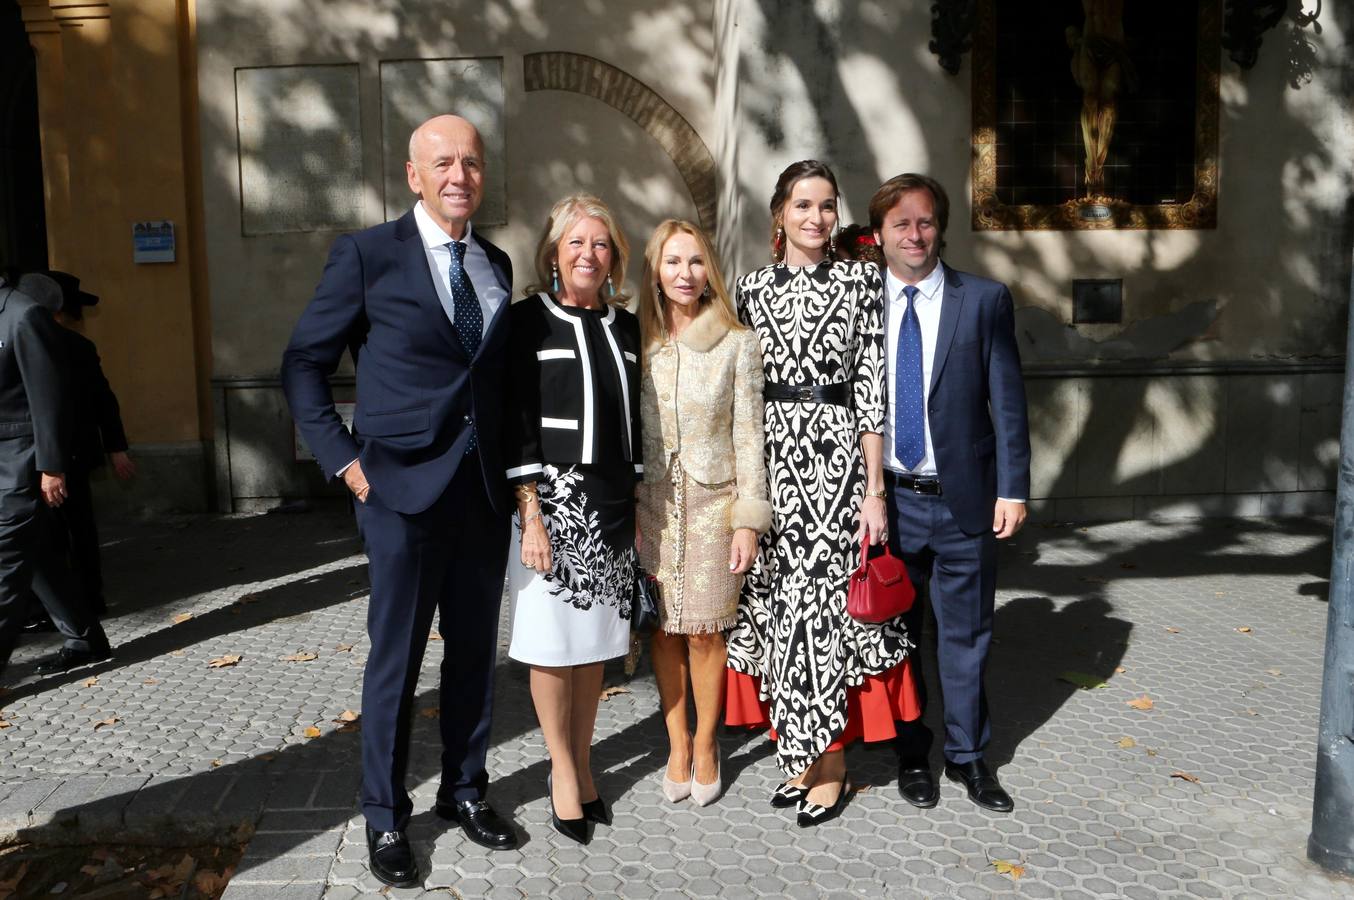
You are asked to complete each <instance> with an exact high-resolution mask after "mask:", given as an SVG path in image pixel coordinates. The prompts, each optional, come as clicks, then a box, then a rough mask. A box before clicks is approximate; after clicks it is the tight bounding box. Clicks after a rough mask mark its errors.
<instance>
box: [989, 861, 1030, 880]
mask: <svg viewBox="0 0 1354 900" xmlns="http://www.w3.org/2000/svg"><path fill="white" fill-rule="evenodd" d="M992 868H994V869H996V870H997V874H998V875H1010V876H1011V880H1012V881H1019V880H1020V876H1021V875H1024V874H1025V867H1024V866H1022V865H1020V864H1019V863H1013V862H1008V861H1006V860H1004V859H994V860H992Z"/></svg>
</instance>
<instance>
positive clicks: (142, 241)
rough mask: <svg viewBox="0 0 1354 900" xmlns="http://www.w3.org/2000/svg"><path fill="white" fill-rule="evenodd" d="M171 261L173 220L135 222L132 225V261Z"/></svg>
mask: <svg viewBox="0 0 1354 900" xmlns="http://www.w3.org/2000/svg"><path fill="white" fill-rule="evenodd" d="M173 261H174V223H173V222H168V221H161V222H136V223H134V224H133V225H132V262H134V263H172V262H173Z"/></svg>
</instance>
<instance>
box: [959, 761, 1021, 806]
mask: <svg viewBox="0 0 1354 900" xmlns="http://www.w3.org/2000/svg"><path fill="white" fill-rule="evenodd" d="M945 777H947V778H951V779H953V780H955V781H958V782H960V783H962V784H963V785H964V787H965V788H966V789H967V790H968V798H969V799H970V800H972V801H973V802H974V803H976V804H978V805H979V806H981V807H982V808H983V809H990V810H992V811H993V812H1003V813H1004V812H1010V811H1011V810H1012V809H1015V803H1014V802H1012V800H1011V795H1010V794H1008V793H1006V791H1005V790H1003V789H1002V786H1001V782H1000V781H998V780H997V776H996V775H993V774H992V772H991V771H989V770H988V768H987V763H985V762H983V761H982V760H981V759H975V760H973V761H972V762H966V763H952V762H946V763H945Z"/></svg>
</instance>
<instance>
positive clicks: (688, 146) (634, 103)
mask: <svg viewBox="0 0 1354 900" xmlns="http://www.w3.org/2000/svg"><path fill="white" fill-rule="evenodd" d="M522 69H523V76H524V81H525V84H526V90H527V91H528V92H532V91H568V92H570V93H575V94H583V95H584V96H587V97H592V98H593V99H596V100H600V101H602V102H603V103H605V104H607V105H608V106H610V107H612V108H613V109H616V110H618V111H619V112H621V113H622V114H623V115H625V116H627V117H629V118H630V119H631V120H632V121H633V122H634V123H635V124H637V125H639V127H640V128H642V129H644V131H645V132H647V133H648V134H649V136H650V137H652V138H653V139H654V140H656V141H657V142H658V144H659V146H661V147H662V148H663V150H664V151H665V152H666V153H667V154H668V157H669V158H671V159H672V162H673V165H675V166H676V167H677V172H678V173H679V174H680V175H681V177H682V181H684V182H685V183H686V188H687V190H688V191H689V192H690V193H691V200H692V202H693V203H694V204H695V206H696V213H697V215H698V216H699V217H700V224H701V227H702V228H704V229H705V230H706V232H708V233H709V234H714V233H715V225H716V208H717V207H716V204H717V201H718V185H717V182H716V178H715V173H716V167H715V158H714V156H713V155H711V153H710V148H709V147H707V146H706V145H705V141H704V140H702V139H701V136H700V135H699V134H698V133H697V132H696V129H695V128H693V127H692V125H691V123H690V122H688V121H687V120H686V119H685V118H684V117H683V116H682V114H681V113H679V112H678V111H677V110H676V109H674V108H673V107H672V105H671V104H670V103H668V102H667V101H666V100H664V99H663V98H662V96H660V95H659V94H658V92H657V91H655V90H654V89H653V88H651V87H649V86H648V85H646V84H645V83H644V82H642V81H640V80H639V79H638V78H635V77H634V76H633V75H629V74H627V73H626V72H624V71H622V70H621V69H618V68H616V67H615V66H613V65H611V64H609V63H604V62H602V61H601V60H600V59H596V58H594V57H591V56H585V55H583V54H581V53H564V52H550V53H528V54H527V55H526V56H525V57H524V58H523V60H522Z"/></svg>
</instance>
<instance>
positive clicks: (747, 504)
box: [729, 500, 771, 534]
mask: <svg viewBox="0 0 1354 900" xmlns="http://www.w3.org/2000/svg"><path fill="white" fill-rule="evenodd" d="M729 527H731V528H733V529H735V530H736V529H739V528H751V529H752V530H753V531H755V532H757V533H758V534H763V533H765V531H766V530H767V529H768V528H770V527H771V504H770V502H768V501H766V500H735V501H733V509H732V510H730V512H729Z"/></svg>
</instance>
